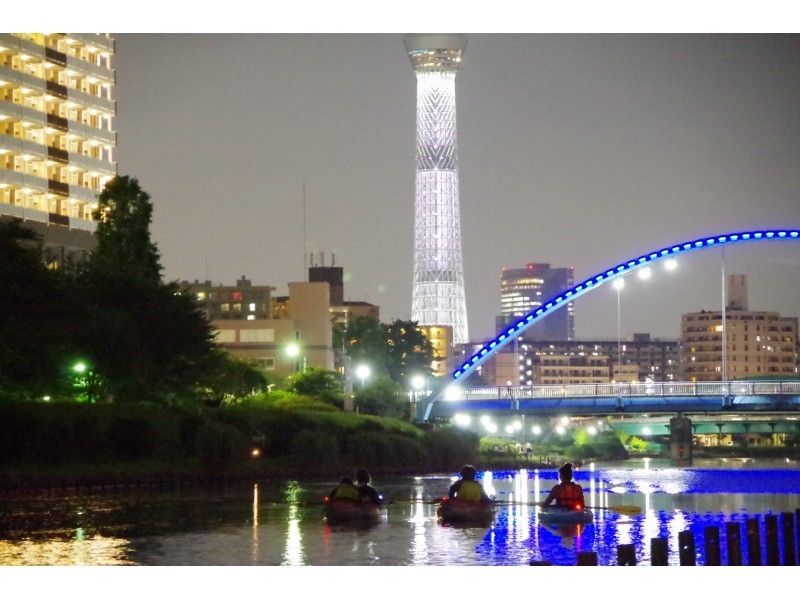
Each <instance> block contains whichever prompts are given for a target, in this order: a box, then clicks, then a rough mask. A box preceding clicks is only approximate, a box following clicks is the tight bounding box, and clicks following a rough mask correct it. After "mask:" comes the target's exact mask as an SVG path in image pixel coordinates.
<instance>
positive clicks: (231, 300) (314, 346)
mask: <svg viewBox="0 0 800 598" xmlns="http://www.w3.org/2000/svg"><path fill="white" fill-rule="evenodd" d="M180 287H181V289H182V292H184V293H191V294H192V295H194V296H195V298H196V300H197V302H198V305H199V307H200V308H201V309H202V310H203V311H204V312H205V314H206V315H207V317H208V319H209V321H210V322H211V325H212V326H213V327H214V330H215V339H216V342H217V343H218V344H219V345H220V346H221V347H222V348H223V349H225V350H226V351H227V352H228V353H230V354H231V355H233V356H234V357H237V358H239V359H243V360H245V361H247V362H249V363H251V364H253V365H256V366H259V367H261V368H263V369H265V370H268V371H273V372H275V373H276V374H278V375H280V376H288V375H290V374H292V373H294V372H297V371H300V370H302V369H305V368H307V367H320V368H324V369H328V370H330V369H332V368H333V348H332V346H331V344H332V335H331V323H330V290H329V288H328V284H327V283H324V282H315V283H311V282H290V283H289V299H290V301H287V302H286V304H285V308H286V309H285V311H284V313H283V317H277V318H276V317H273V309H272V305H273V302H272V299H271V294H272V292H273V291H274V290H275V287H272V286H268V285H253V284H252V282H251V281H250V280H249V279H247V278H245V277H244V276H242V277H241V278H240V279H239V280H237V281H236V285H234V286H223V285H221V284H217V285H214V284H213V283H212V282H211V281H204V282H202V283H201V282H198V281H195V282H193V283H189V282H186V281H182V282H181V283H180ZM291 346H294V347H295V348H296V349H297V354H295V355H292V354H291V353H290V351H289V348H290V347H291Z"/></svg>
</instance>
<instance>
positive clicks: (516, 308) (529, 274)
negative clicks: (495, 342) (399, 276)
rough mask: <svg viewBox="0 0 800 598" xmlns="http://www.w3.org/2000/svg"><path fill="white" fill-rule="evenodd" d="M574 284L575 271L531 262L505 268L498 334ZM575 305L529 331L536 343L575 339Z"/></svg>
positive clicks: (530, 336) (527, 333)
mask: <svg viewBox="0 0 800 598" xmlns="http://www.w3.org/2000/svg"><path fill="white" fill-rule="evenodd" d="M574 284H575V269H574V268H572V267H569V268H552V267H551V266H550V264H538V263H530V264H526V265H525V267H524V268H503V270H502V271H501V274H500V317H499V318H497V322H496V325H497V331H498V332H500V331H501V330H504V329H506V328H508V326H510V325H511V324H513V323H514V322H516V321H517V320H519V319H520V318H521V317H522V316H525V315H527V314H528V313H530V312H531V311H533V310H534V309H536V308H537V307H541V306H542V304H543V303H544V302H545V301H547V300H548V299H551V298H553V297H555V296H556V295H558V294H560V293H561V292H563V291H565V290H567V289H569V288H570V287H572V286H573V285H574ZM574 309H575V308H574V305H573V302H569V303H568V304H567V307H566V308H564V309H561V310H559V311H557V312H555V313H553V314H552V315H550V316H549V317H547V318H545V319H544V320H542V321H541V322H539V323H537V324H535V325H534V326H532V327H531V328H529V329H528V330H527V331H526V336H527V337H528V338H530V339H532V340H536V341H543V340H547V341H568V340H572V339H573V338H575V311H574Z"/></svg>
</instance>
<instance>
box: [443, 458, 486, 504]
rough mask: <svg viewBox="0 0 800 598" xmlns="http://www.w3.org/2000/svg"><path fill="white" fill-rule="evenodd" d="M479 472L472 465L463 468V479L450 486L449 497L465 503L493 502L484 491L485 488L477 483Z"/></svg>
mask: <svg viewBox="0 0 800 598" xmlns="http://www.w3.org/2000/svg"><path fill="white" fill-rule="evenodd" d="M476 475H477V472H476V471H475V468H474V467H473V466H472V465H465V466H464V467H462V468H461V479H460V480H458V481H456V482H455V483H454V484H453V485H452V486H450V491H449V492H448V495H449V497H450V498H451V499H453V498H457V499H458V500H461V501H465V502H482V503H488V502H492V499H491V498H489V497H488V496H487V495H486V492H484V491H483V486H481V485H480V484H479V483H478V482H476V481H475V476H476Z"/></svg>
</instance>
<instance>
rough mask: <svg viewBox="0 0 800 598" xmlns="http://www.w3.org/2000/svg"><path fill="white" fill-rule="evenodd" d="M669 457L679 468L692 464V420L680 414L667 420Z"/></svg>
mask: <svg viewBox="0 0 800 598" xmlns="http://www.w3.org/2000/svg"><path fill="white" fill-rule="evenodd" d="M669 456H670V459H671V460H672V463H673V464H674V465H678V466H679V467H680V466H684V467H687V466H689V465H691V464H692V420H690V419H689V418H688V417H686V416H684V415H681V414H680V413H679V414H678V415H677V416H676V417H673V418H670V420H669Z"/></svg>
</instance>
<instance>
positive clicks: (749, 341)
mask: <svg viewBox="0 0 800 598" xmlns="http://www.w3.org/2000/svg"><path fill="white" fill-rule="evenodd" d="M727 299H728V300H727V301H726V312H725V318H724V322H725V326H724V327H723V317H722V311H721V310H720V311H699V312H693V313H688V314H684V315H683V317H682V322H681V346H682V354H681V360H682V362H683V370H684V373H685V376H686V379H687V380H689V381H696V382H701V381H719V380H722V379H723V365H722V364H723V342H722V341H723V328H724V336H725V340H726V342H725V359H724V362H725V372H724V373H725V376H726V378H727V379H728V380H737V379H742V378H774V377H794V376H797V374H798V336H797V335H798V329H797V328H798V319H797V318H796V317H782V316H781V315H780V314H779V313H778V312H770V311H752V310H749V309H748V301H747V281H746V279H745V277H744V276H743V275H741V274H734V275H731V276H730V277H729V278H728V281H727Z"/></svg>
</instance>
